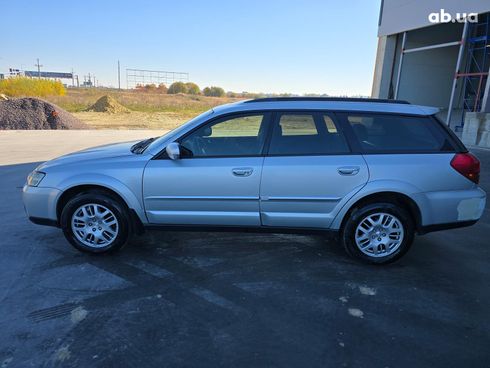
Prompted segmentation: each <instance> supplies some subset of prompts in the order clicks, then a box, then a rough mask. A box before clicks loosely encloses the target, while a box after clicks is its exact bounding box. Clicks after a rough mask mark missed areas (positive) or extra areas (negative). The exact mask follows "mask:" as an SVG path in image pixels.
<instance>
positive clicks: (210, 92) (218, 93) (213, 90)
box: [202, 87, 225, 97]
mask: <svg viewBox="0 0 490 368" xmlns="http://www.w3.org/2000/svg"><path fill="white" fill-rule="evenodd" d="M202 93H204V96H211V97H223V96H224V95H225V90H224V89H223V88H221V87H206V88H204V89H203V91H202Z"/></svg>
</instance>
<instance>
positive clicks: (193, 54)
mask: <svg viewBox="0 0 490 368" xmlns="http://www.w3.org/2000/svg"><path fill="white" fill-rule="evenodd" d="M379 5H380V0H367V1H366V0H350V1H338V0H335V1H334V0H323V1H313V0H312V1H308V0H304V1H285V0H283V1H276V0H270V1H265V0H264V1H255V0H247V1H242V0H235V1H212V0H207V1H156V0H155V1H144V0H138V1H134V0H133V1H127V0H120V1H112V0H107V1H95V0H88V1H87V0H84V1H54V0H45V1H36V0H31V1H19V2H17V3H15V4H14V3H10V5H9V6H8V9H7V6H6V5H5V3H4V5H3V6H2V13H4V16H2V21H1V22H0V34H1V35H2V38H1V40H0V73H1V72H4V71H6V70H7V69H8V68H9V67H23V68H25V69H28V70H29V69H31V70H33V69H35V67H34V64H35V62H36V58H38V57H39V58H40V61H41V64H43V65H44V67H43V68H42V69H43V70H47V71H70V70H71V69H72V68H73V69H74V70H75V73H77V74H79V75H80V76H81V79H83V77H82V76H83V75H85V74H87V73H89V72H90V73H93V74H95V75H96V76H97V79H98V80H99V82H100V83H102V84H105V85H113V86H115V85H117V60H118V59H120V60H121V69H122V72H121V74H122V78H121V79H122V81H121V82H122V85H123V86H125V85H126V81H125V73H124V71H125V69H126V68H138V69H152V70H171V71H185V72H189V74H190V79H191V80H192V81H194V82H196V83H198V84H199V86H201V87H204V86H207V85H218V86H222V87H223V88H224V89H225V90H232V91H236V92H241V91H249V92H268V93H272V92H275V93H280V92H289V93H300V94H302V93H328V94H330V95H357V94H361V95H369V94H370V92H371V84H372V77H373V70H374V60H375V55H376V45H377V37H376V32H377V23H378V14H379Z"/></svg>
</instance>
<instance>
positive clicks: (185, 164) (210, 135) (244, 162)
mask: <svg viewBox="0 0 490 368" xmlns="http://www.w3.org/2000/svg"><path fill="white" fill-rule="evenodd" d="M268 120H269V114H264V113H259V114H253V113H250V114H240V115H231V116H228V117H225V118H218V119H214V120H212V121H211V122H209V123H206V124H204V125H203V126H201V127H199V128H198V129H196V130H194V131H192V132H191V133H189V134H187V135H184V136H183V137H182V138H181V139H179V143H180V145H181V152H182V155H181V158H180V159H177V160H170V159H169V158H167V157H163V158H161V159H155V160H151V161H150V162H149V163H148V165H147V166H146V169H145V173H144V179H143V196H144V202H145V210H146V214H147V216H148V220H149V222H150V223H154V224H183V225H189V224H191V225H192V224H198V225H228V226H259V225H260V211H259V187H260V178H261V174H262V164H263V160H264V157H263V156H262V154H263V148H264V143H265V137H266V135H267V124H268Z"/></svg>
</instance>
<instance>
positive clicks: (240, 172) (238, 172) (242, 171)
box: [231, 167, 254, 176]
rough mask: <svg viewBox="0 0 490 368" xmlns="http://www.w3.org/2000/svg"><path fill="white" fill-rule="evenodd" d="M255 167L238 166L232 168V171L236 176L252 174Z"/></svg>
mask: <svg viewBox="0 0 490 368" xmlns="http://www.w3.org/2000/svg"><path fill="white" fill-rule="evenodd" d="M253 171H254V169H252V168H251V167H237V168H236V169H232V170H231V172H232V173H233V175H235V176H250V175H252V173H253Z"/></svg>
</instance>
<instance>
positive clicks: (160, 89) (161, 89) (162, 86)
mask: <svg viewBox="0 0 490 368" xmlns="http://www.w3.org/2000/svg"><path fill="white" fill-rule="evenodd" d="M157 90H158V92H160V93H167V92H168V88H167V86H166V85H165V84H163V83H160V84H159V85H158V87H157Z"/></svg>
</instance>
